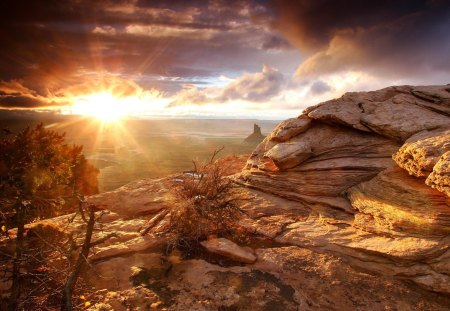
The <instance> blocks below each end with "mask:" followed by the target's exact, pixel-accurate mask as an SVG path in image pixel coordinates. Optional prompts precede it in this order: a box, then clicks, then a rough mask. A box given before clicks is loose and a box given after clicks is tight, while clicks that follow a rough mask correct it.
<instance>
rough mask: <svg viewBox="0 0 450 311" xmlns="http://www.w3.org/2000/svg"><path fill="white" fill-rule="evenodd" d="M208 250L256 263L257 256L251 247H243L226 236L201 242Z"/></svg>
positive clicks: (240, 260) (245, 261)
mask: <svg viewBox="0 0 450 311" xmlns="http://www.w3.org/2000/svg"><path fill="white" fill-rule="evenodd" d="M200 244H201V245H202V246H203V247H204V248H205V249H206V250H207V251H208V252H211V253H214V254H219V255H221V256H224V257H227V258H230V259H232V260H235V261H239V262H243V263H254V262H255V261H256V256H255V254H254V252H253V250H252V249H251V248H247V247H241V246H239V245H237V244H236V243H234V242H232V241H230V240H228V239H224V238H211V239H208V240H206V241H202V242H201V243H200Z"/></svg>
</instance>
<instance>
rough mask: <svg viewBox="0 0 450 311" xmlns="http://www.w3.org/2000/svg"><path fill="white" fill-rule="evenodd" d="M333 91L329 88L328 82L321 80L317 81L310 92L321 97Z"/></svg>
mask: <svg viewBox="0 0 450 311" xmlns="http://www.w3.org/2000/svg"><path fill="white" fill-rule="evenodd" d="M331 90H332V88H331V86H329V85H328V84H327V83H326V82H324V81H321V80H318V81H315V82H314V83H313V84H312V85H311V87H310V92H311V93H312V94H313V95H320V94H323V93H326V92H329V91H331Z"/></svg>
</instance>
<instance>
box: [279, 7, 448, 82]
mask: <svg viewBox="0 0 450 311" xmlns="http://www.w3.org/2000/svg"><path fill="white" fill-rule="evenodd" d="M276 12H277V14H276V17H275V20H274V22H273V25H274V27H275V28H276V29H277V30H279V31H280V32H282V33H283V34H284V35H285V36H286V38H287V39H288V40H289V41H290V42H291V43H292V44H293V45H295V46H296V47H298V48H299V49H300V51H302V52H303V53H304V55H306V56H307V58H306V60H305V61H303V62H302V63H301V64H300V65H299V67H298V69H297V74H298V75H300V76H303V77H309V78H314V77H318V76H320V75H323V74H328V73H333V72H344V71H351V70H353V71H355V70H356V71H358V70H364V71H366V72H370V73H373V74H375V75H377V76H384V77H385V76H386V75H388V76H389V77H397V78H398V77H403V76H405V75H416V76H418V75H420V74H423V73H430V72H433V71H439V70H440V71H447V72H448V71H450V58H449V57H448V55H450V33H449V32H448V29H450V2H448V1H440V0H430V1H425V0H423V1H420V0H417V1H408V0H398V1H387V0H381V1H371V2H361V1H357V0H348V1H332V2H330V1H325V0H299V1H284V0H280V1H277V5H276Z"/></svg>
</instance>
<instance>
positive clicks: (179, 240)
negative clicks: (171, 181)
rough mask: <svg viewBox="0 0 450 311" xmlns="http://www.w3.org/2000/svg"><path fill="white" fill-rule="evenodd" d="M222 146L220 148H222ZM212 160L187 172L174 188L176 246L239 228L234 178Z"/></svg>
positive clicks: (239, 197)
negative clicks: (228, 175)
mask: <svg viewBox="0 0 450 311" xmlns="http://www.w3.org/2000/svg"><path fill="white" fill-rule="evenodd" d="M220 150H221V149H220ZM220 150H216V151H215V152H214V154H213V156H212V157H211V160H210V161H209V162H207V163H206V164H203V165H199V164H198V163H196V162H195V161H193V163H194V169H193V170H192V171H191V172H189V173H187V174H185V176H184V178H183V182H181V183H179V185H174V186H173V187H172V188H171V195H172V202H173V206H172V209H171V214H170V225H169V226H170V230H171V231H172V232H173V233H175V240H174V246H176V247H182V248H183V247H188V248H191V247H193V246H194V245H196V244H198V242H199V241H201V240H205V239H206V238H207V237H208V236H210V235H218V236H223V235H228V234H231V233H232V232H233V231H234V230H236V229H237V222H238V220H239V218H240V217H241V215H242V210H241V209H240V208H239V206H238V203H239V201H240V200H242V197H241V196H240V195H239V194H238V192H237V189H236V187H235V184H234V182H233V181H232V180H231V179H230V178H228V177H227V176H226V167H223V166H222V165H220V163H219V162H217V161H214V158H215V157H216V156H217V154H218V153H219V152H220Z"/></svg>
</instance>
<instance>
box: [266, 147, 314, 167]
mask: <svg viewBox="0 0 450 311" xmlns="http://www.w3.org/2000/svg"><path fill="white" fill-rule="evenodd" d="M312 155H313V153H312V151H311V147H310V146H309V145H308V144H307V143H305V142H288V143H280V144H277V145H276V146H275V147H273V148H272V149H270V150H269V151H267V152H266V153H265V154H264V156H265V157H268V158H270V159H271V160H272V161H273V162H274V164H275V165H276V166H277V167H278V168H280V169H289V168H293V167H295V166H297V165H299V164H300V163H302V162H303V161H305V160H306V159H308V158H309V157H311V156H312Z"/></svg>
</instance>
